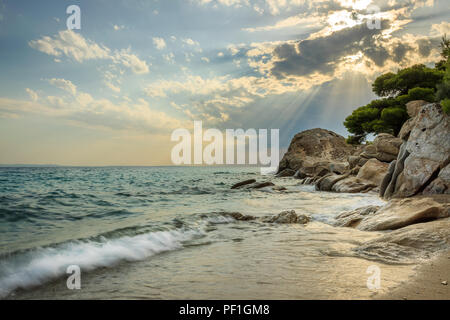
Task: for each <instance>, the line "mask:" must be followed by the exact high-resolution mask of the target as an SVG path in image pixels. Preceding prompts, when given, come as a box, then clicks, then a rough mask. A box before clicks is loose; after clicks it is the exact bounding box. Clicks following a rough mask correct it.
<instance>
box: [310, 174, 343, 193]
mask: <svg viewBox="0 0 450 320" xmlns="http://www.w3.org/2000/svg"><path fill="white" fill-rule="evenodd" d="M348 176H349V174H345V175H339V174H333V173H330V174H327V175H326V176H323V177H322V178H320V179H319V180H317V181H316V183H315V188H316V190H320V191H331V188H332V187H333V185H334V184H335V183H336V182H338V181H340V180H343V179H345V178H347V177H348Z"/></svg>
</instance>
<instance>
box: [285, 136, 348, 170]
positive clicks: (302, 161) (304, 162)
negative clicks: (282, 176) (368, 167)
mask: <svg viewBox="0 0 450 320" xmlns="http://www.w3.org/2000/svg"><path fill="white" fill-rule="evenodd" d="M353 151H354V147H353V146H351V145H348V144H347V143H346V142H345V139H344V137H342V136H340V135H338V134H336V133H334V132H332V131H329V130H325V129H311V130H306V131H303V132H300V133H298V134H296V135H295V136H294V138H293V139H292V141H291V144H290V145H289V148H288V151H287V152H286V153H285V155H284V156H283V159H281V161H280V164H279V168H278V172H282V171H283V170H284V169H291V170H294V171H297V170H299V169H301V171H300V172H301V173H302V174H304V175H306V176H315V175H319V174H321V175H322V176H323V175H325V174H326V173H328V172H329V164H330V163H335V162H344V161H346V159H347V157H348V156H349V155H351V154H352V153H353Z"/></svg>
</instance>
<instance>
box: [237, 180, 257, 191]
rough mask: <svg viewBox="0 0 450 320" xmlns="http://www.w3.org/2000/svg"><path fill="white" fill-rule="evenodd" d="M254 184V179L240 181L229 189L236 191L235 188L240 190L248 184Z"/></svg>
mask: <svg viewBox="0 0 450 320" xmlns="http://www.w3.org/2000/svg"><path fill="white" fill-rule="evenodd" d="M255 182H256V180H255V179H249V180H245V181H241V182H238V183H236V184H234V185H233V186H232V187H231V189H237V188H240V187H242V186H245V185H248V184H252V183H255Z"/></svg>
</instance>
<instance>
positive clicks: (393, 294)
mask: <svg viewBox="0 0 450 320" xmlns="http://www.w3.org/2000/svg"><path fill="white" fill-rule="evenodd" d="M416 268H417V269H416V272H415V273H414V274H413V275H411V277H410V279H409V280H408V281H406V282H402V283H401V284H399V285H398V286H397V287H394V288H392V289H390V290H389V291H388V292H387V293H384V294H381V295H379V296H375V297H374V299H375V300H450V284H447V285H443V284H442V282H443V281H447V283H449V282H450V249H449V250H446V251H443V252H441V253H439V254H437V255H436V256H435V257H433V258H431V259H430V260H427V261H425V262H423V263H422V264H420V265H418V266H417V267H416Z"/></svg>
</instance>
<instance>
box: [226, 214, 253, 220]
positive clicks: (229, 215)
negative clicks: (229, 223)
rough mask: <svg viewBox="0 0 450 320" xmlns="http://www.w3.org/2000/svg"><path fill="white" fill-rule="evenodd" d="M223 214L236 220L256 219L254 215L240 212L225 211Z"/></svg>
mask: <svg viewBox="0 0 450 320" xmlns="http://www.w3.org/2000/svg"><path fill="white" fill-rule="evenodd" d="M223 215H224V216H228V217H232V218H233V219H235V220H238V221H252V220H256V217H253V216H248V215H243V214H242V213H240V212H225V213H223Z"/></svg>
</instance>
